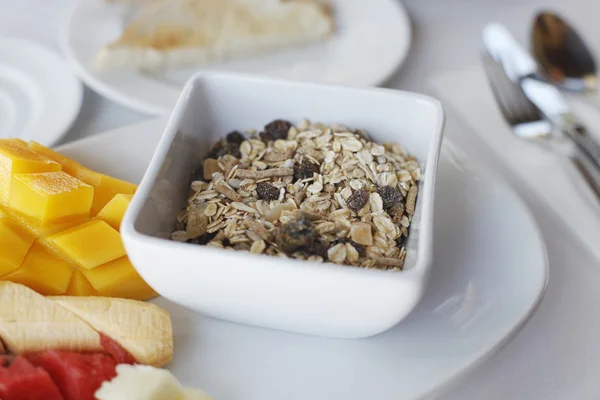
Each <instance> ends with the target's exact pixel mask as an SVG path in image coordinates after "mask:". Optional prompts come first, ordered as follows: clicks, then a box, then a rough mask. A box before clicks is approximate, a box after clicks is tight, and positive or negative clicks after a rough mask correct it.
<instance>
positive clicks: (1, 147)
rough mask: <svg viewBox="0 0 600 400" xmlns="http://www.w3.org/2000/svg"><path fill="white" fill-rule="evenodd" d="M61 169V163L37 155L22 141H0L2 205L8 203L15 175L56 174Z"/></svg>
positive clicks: (0, 201)
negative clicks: (12, 178)
mask: <svg viewBox="0 0 600 400" xmlns="http://www.w3.org/2000/svg"><path fill="white" fill-rule="evenodd" d="M61 169H62V167H61V165H60V164H59V163H57V162H55V161H52V160H51V159H49V158H47V157H45V156H43V155H41V154H37V153H35V152H34V151H33V150H31V149H30V148H29V147H28V146H27V143H25V142H24V141H22V140H20V139H0V204H4V205H6V204H7V203H8V199H9V194H10V191H11V176H12V175H13V174H19V173H36V172H56V171H60V170H61Z"/></svg>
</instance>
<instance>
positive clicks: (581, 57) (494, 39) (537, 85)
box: [482, 13, 600, 198]
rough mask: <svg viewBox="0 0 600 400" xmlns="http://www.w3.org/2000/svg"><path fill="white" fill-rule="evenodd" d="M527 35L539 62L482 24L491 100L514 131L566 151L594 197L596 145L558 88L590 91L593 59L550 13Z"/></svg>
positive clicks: (598, 174) (598, 163) (599, 182)
mask: <svg viewBox="0 0 600 400" xmlns="http://www.w3.org/2000/svg"><path fill="white" fill-rule="evenodd" d="M533 38H534V40H533V42H534V44H533V48H534V55H535V56H536V58H537V59H538V60H539V62H537V61H536V60H535V59H534V57H533V56H531V55H530V54H529V52H528V51H527V50H525V49H524V48H523V47H522V46H521V45H520V44H519V43H518V42H517V41H516V40H515V39H514V37H513V36H512V35H511V33H510V32H509V30H508V29H507V28H506V27H505V26H503V25H501V24H497V23H492V24H489V25H487V26H486V27H485V28H484V30H483V42H484V46H485V49H486V52H485V53H484V55H483V57H482V58H483V64H484V69H485V72H486V75H487V78H488V81H489V83H490V86H491V88H492V91H493V93H494V97H495V99H496V102H497V103H498V105H499V108H500V111H501V112H502V115H503V117H504V119H505V120H506V122H507V123H508V124H509V125H510V126H511V128H512V130H513V132H514V134H515V135H517V136H518V137H521V138H524V139H528V140H536V141H537V142H539V143H542V144H543V145H545V146H546V147H549V148H551V149H552V150H554V151H558V152H561V153H563V154H564V155H567V156H568V157H569V159H570V160H571V162H573V163H574V165H575V166H576V168H577V169H578V170H579V171H580V172H581V174H582V175H583V177H584V178H585V180H586V181H587V183H588V184H589V185H590V187H591V189H592V190H593V191H594V192H595V193H596V194H597V195H598V196H599V198H600V145H599V144H598V143H597V142H596V141H595V140H594V138H592V137H591V136H590V134H589V132H588V130H587V128H586V127H585V126H584V125H583V124H582V123H581V122H580V121H579V119H578V118H577V117H576V116H575V114H574V113H573V111H572V110H571V107H570V105H569V103H568V102H567V100H566V96H565V95H564V94H563V93H562V91H561V90H569V91H571V92H577V93H585V94H592V93H595V91H596V67H595V62H594V59H593V57H592V55H591V53H590V52H589V51H588V50H587V48H586V47H585V44H584V43H583V41H582V40H581V38H580V37H579V35H577V33H576V32H575V31H574V30H573V29H571V28H570V27H569V26H568V25H567V24H566V23H565V22H564V21H563V20H562V19H560V18H559V17H557V16H555V15H552V14H548V13H542V14H540V15H539V16H538V18H537V19H536V23H535V25H534V33H533ZM540 139H545V140H540Z"/></svg>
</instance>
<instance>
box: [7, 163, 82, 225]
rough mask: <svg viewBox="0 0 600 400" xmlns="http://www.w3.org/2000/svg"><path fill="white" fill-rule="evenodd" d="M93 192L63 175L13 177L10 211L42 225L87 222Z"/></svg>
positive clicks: (77, 181) (53, 173)
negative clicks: (72, 221) (73, 221)
mask: <svg viewBox="0 0 600 400" xmlns="http://www.w3.org/2000/svg"><path fill="white" fill-rule="evenodd" d="M93 197H94V188H93V187H91V186H90V185H86V184H85V183H83V182H81V181H80V180H78V179H75V178H73V177H72V176H70V175H68V174H67V173H65V172H63V171H58V172H45V173H37V174H16V175H13V177H12V189H11V193H10V198H9V202H8V204H9V207H11V208H12V209H13V210H14V211H16V212H17V213H20V214H22V215H24V216H26V217H28V218H31V219H33V220H36V221H39V222H40V223H41V224H42V225H47V224H51V223H62V222H67V221H69V220H76V219H82V218H88V217H89V214H90V209H91V206H92V200H93Z"/></svg>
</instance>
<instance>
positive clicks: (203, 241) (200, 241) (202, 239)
mask: <svg viewBox="0 0 600 400" xmlns="http://www.w3.org/2000/svg"><path fill="white" fill-rule="evenodd" d="M215 236H217V234H216V233H215V232H213V233H205V234H204V235H202V236H200V237H199V238H197V239H196V240H197V241H198V244H207V243H208V242H210V241H211V240H213V239H214V238H215Z"/></svg>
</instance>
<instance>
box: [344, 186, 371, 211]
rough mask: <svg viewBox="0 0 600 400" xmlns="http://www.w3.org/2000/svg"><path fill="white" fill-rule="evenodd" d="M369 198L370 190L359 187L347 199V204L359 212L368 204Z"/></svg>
mask: <svg viewBox="0 0 600 400" xmlns="http://www.w3.org/2000/svg"><path fill="white" fill-rule="evenodd" d="M368 200H369V192H368V191H367V190H366V189H358V190H355V191H354V192H353V193H352V194H351V195H350V197H348V200H346V204H347V205H348V208H349V209H351V210H352V211H354V212H359V211H360V209H361V208H363V207H364V206H365V204H367V201H368Z"/></svg>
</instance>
